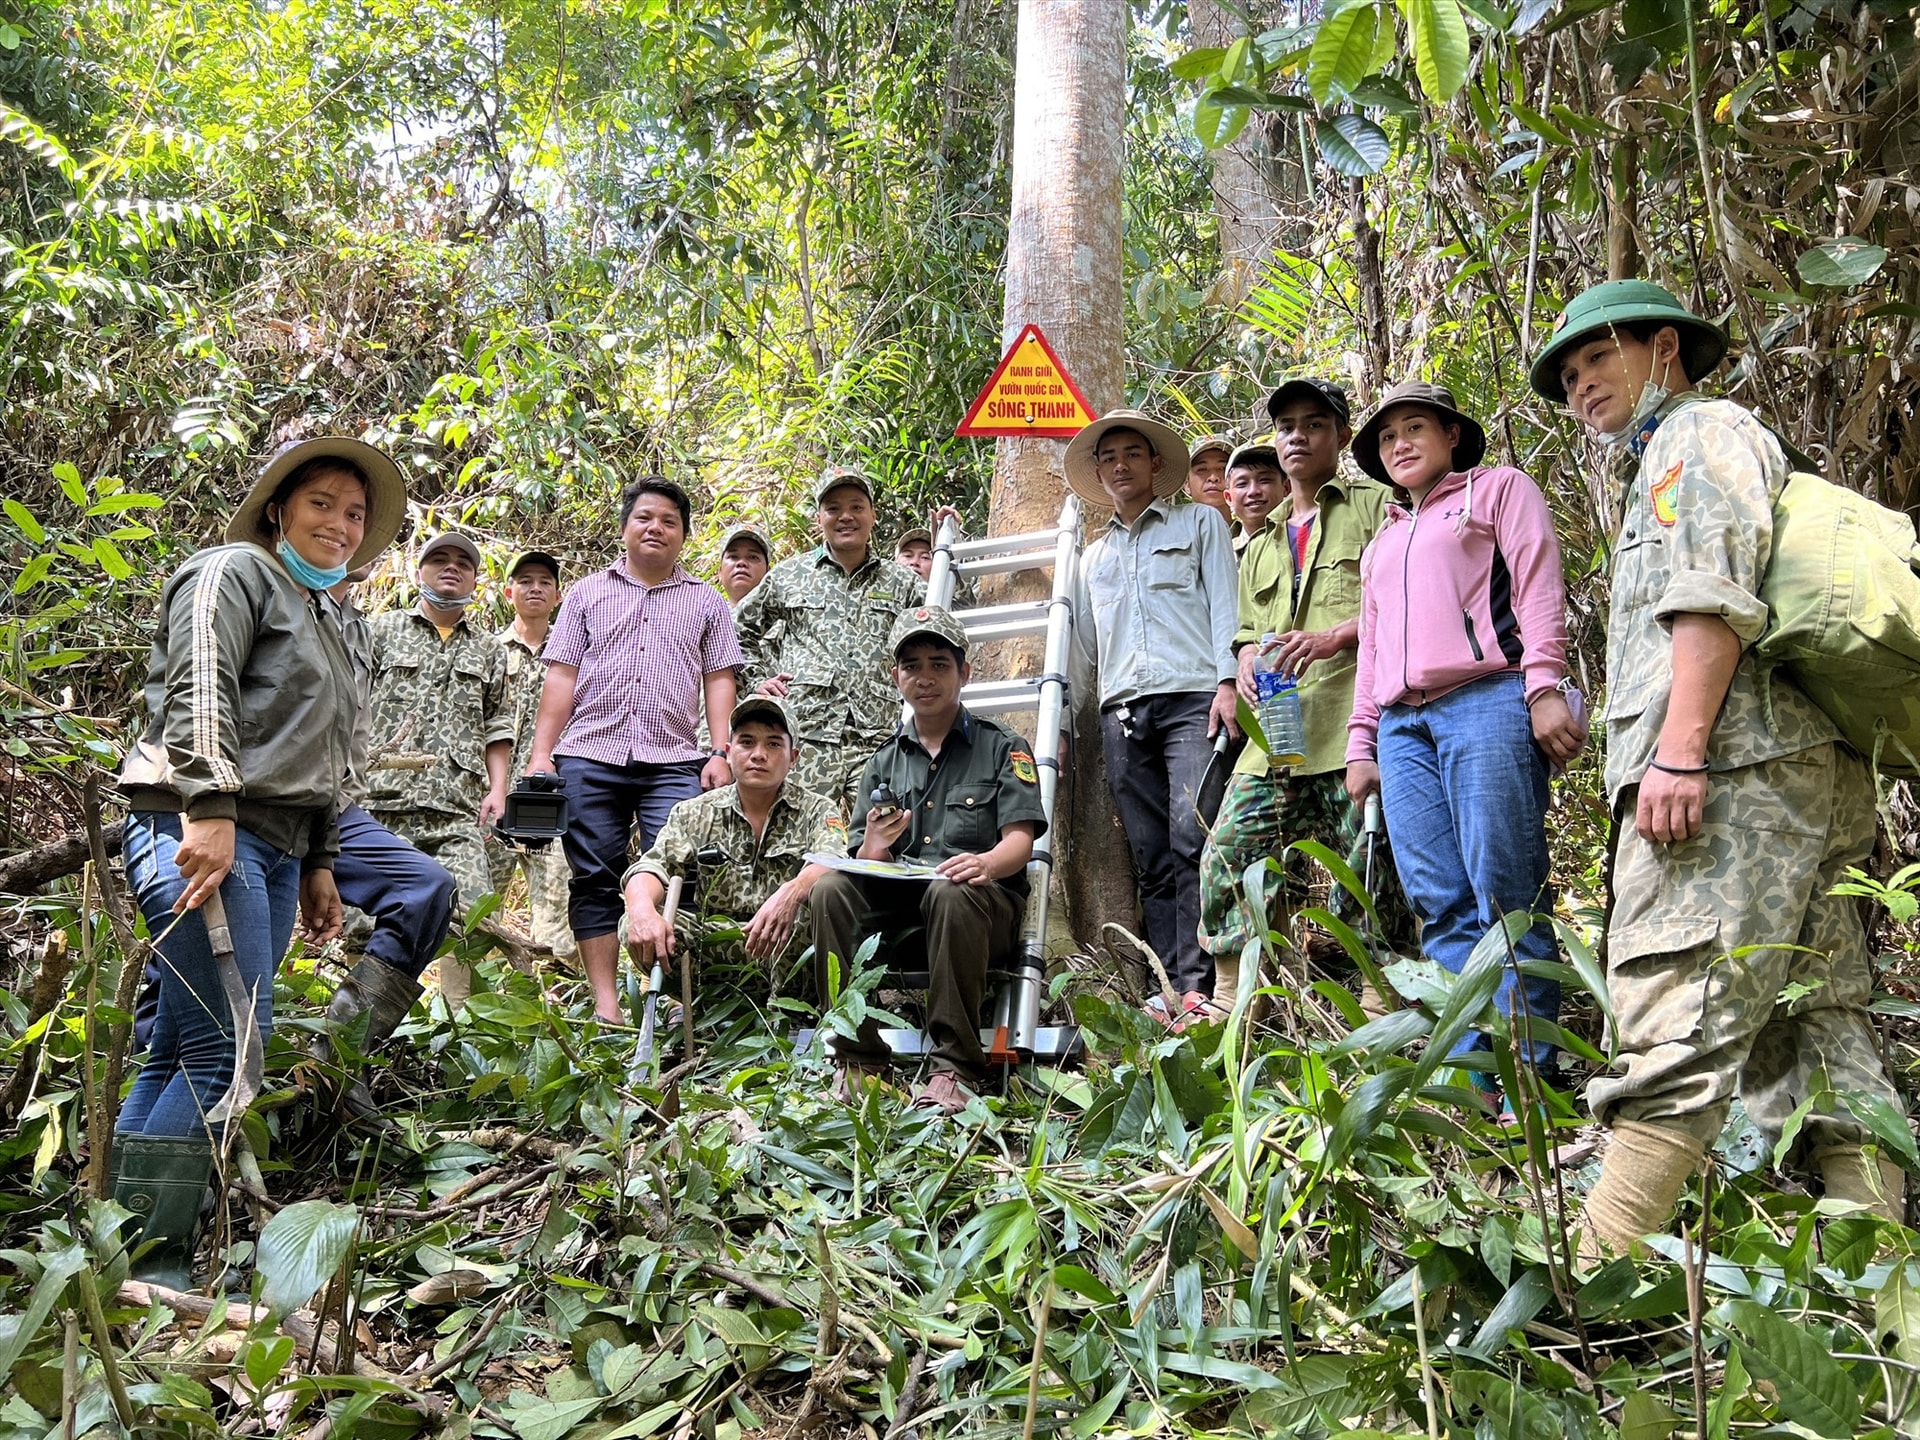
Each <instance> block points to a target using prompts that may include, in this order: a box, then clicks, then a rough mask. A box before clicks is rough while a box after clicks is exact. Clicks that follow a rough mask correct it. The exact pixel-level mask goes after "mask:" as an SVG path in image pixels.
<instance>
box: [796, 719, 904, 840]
mask: <svg viewBox="0 0 1920 1440" xmlns="http://www.w3.org/2000/svg"><path fill="white" fill-rule="evenodd" d="M884 743H885V737H884V736H883V737H882V738H881V739H879V740H875V741H873V742H872V743H871V744H869V743H868V742H867V740H866V738H865V737H863V736H859V735H855V734H854V733H853V732H852V731H845V732H843V737H842V741H841V743H839V744H829V743H827V742H826V741H825V740H802V741H801V742H800V753H799V754H798V755H797V756H795V758H794V762H793V779H794V780H795V781H796V782H798V783H799V784H801V785H803V786H805V787H806V788H807V789H809V790H811V791H813V792H814V794H816V795H824V796H826V797H827V798H828V799H829V800H832V801H834V802H835V803H836V804H838V805H839V806H840V818H841V819H843V820H851V819H852V818H853V808H854V804H855V802H856V801H857V800H858V798H859V795H860V776H861V774H862V772H864V771H865V770H866V768H867V761H869V760H871V759H872V758H873V752H874V751H876V750H878V749H879V748H880V747H881V745H883V744H884Z"/></svg>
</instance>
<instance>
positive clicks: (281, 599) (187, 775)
mask: <svg viewBox="0 0 1920 1440" xmlns="http://www.w3.org/2000/svg"><path fill="white" fill-rule="evenodd" d="M146 706H147V726H146V731H145V734H144V735H143V736H142V737H141V740H140V743H139V744H138V745H137V746H136V747H135V748H134V750H133V752H132V753H131V754H129V755H128V756H127V760H126V764H125V765H124V766H123V767H122V768H121V771H120V788H121V791H122V792H123V793H124V794H125V796H126V800H127V808H128V809H129V810H160V811H171V812H176V813H179V812H184V813H185V814H186V815H187V816H188V817H189V818H190V819H195V820H210V819H229V820H232V821H234V822H235V823H237V824H239V825H241V826H243V827H244V828H246V829H247V830H249V831H251V832H253V834H255V835H257V836H258V837H259V838H260V839H262V840H264V841H266V842H267V843H268V844H269V845H272V846H273V847H274V848H275V849H277V850H282V851H284V852H286V853H287V854H290V855H298V856H303V857H305V860H306V867H305V868H307V869H328V868H331V867H332V864H333V856H334V855H335V854H336V853H337V852H338V850H339V848H340V847H339V827H338V817H339V810H340V806H341V796H340V790H341V782H342V780H343V778H344V777H345V776H346V774H347V769H348V758H349V752H350V749H351V745H352V740H353V727H354V719H355V716H356V714H357V713H358V710H359V696H358V689H357V686H356V685H355V682H354V672H353V663H352V661H351V660H350V659H349V657H348V654H347V648H346V644H345V642H344V640H343V639H342V637H341V633H340V627H339V625H338V624H337V623H335V621H334V620H333V618H332V616H331V615H329V614H326V613H324V612H323V611H322V609H321V607H320V604H319V603H317V602H316V599H315V597H314V595H313V594H312V593H311V592H309V591H308V590H307V589H305V588H304V587H303V586H301V585H299V584H297V583H296V582H295V581H294V580H293V578H292V577H291V576H290V575H288V574H287V572H286V571H285V570H284V569H282V568H281V566H280V564H279V562H278V561H277V560H275V559H274V558H273V556H272V555H271V554H269V553H268V552H267V551H266V550H264V549H262V548H261V547H260V546H258V545H254V544H251V543H244V542H243V543H240V544H233V545H217V546H214V547H213V548H211V549H208V550H202V551H200V552H199V553H197V554H195V555H194V556H192V557H191V558H190V559H188V561H187V563H186V564H184V565H182V566H181V567H180V569H179V570H178V571H177V572H176V573H175V574H174V576H173V578H172V579H171V580H169V581H168V582H167V586H166V589H165V590H164V591H163V592H162V593H161V596H160V618H159V623H158V625H157V626H156V628H155V632H154V638H153V657H152V660H151V661H150V663H149V665H148V669H147V685H146Z"/></svg>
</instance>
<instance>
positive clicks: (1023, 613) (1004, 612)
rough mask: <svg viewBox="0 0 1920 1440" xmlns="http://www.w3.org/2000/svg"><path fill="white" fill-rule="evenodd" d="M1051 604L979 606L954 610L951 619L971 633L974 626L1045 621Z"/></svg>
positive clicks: (1049, 601)
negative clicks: (1011, 621) (1021, 621)
mask: <svg viewBox="0 0 1920 1440" xmlns="http://www.w3.org/2000/svg"><path fill="white" fill-rule="evenodd" d="M1052 604H1053V601H1052V600H1051V599H1047V600H1016V601H1014V602H1013V603H1012V604H1011V605H979V606H976V607H974V608H973V609H971V610H956V611H954V612H953V618H954V619H956V620H958V621H959V622H960V623H961V625H963V626H965V627H966V630H967V633H968V634H972V633H973V627H974V626H976V625H1000V624H1004V623H1005V622H1006V621H1008V620H1045V619H1046V618H1047V607H1049V606H1050V605H1052Z"/></svg>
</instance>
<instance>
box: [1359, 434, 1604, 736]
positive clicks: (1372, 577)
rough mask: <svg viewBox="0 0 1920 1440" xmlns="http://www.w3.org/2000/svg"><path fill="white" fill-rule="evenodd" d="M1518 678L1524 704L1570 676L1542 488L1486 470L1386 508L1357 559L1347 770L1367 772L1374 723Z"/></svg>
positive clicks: (1561, 582) (1518, 474) (1521, 476)
mask: <svg viewBox="0 0 1920 1440" xmlns="http://www.w3.org/2000/svg"><path fill="white" fill-rule="evenodd" d="M1509 670H1517V671H1519V672H1521V673H1522V674H1524V675H1525V676H1526V685H1527V703H1528V704H1529V705H1531V704H1532V703H1533V701H1534V700H1535V699H1537V698H1538V697H1539V696H1541V695H1543V694H1545V693H1546V692H1547V691H1549V690H1551V689H1553V688H1554V687H1555V686H1556V685H1558V684H1559V683H1560V682H1561V680H1562V679H1564V678H1565V677H1566V673H1567V586H1566V580H1565V577H1564V576H1562V574H1561V573H1560V541H1559V539H1558V538H1557V537H1556V536H1555V535H1554V533H1553V516H1552V515H1551V514H1549V513H1548V510H1547V500H1546V497H1545V496H1544V495H1542V494H1541V493H1540V487H1539V486H1538V485H1536V484H1534V483H1533V480H1532V479H1531V477H1529V476H1528V475H1527V474H1526V473H1525V472H1524V471H1521V470H1515V469H1513V468H1512V467H1511V466H1506V465H1500V466H1489V467H1487V468H1484V469H1479V470H1469V471H1455V472H1454V473H1453V474H1451V475H1447V476H1444V477H1442V479H1441V480H1440V481H1439V483H1437V484H1436V485H1435V486H1434V487H1433V489H1431V490H1429V491H1428V492H1427V496H1426V499H1425V500H1423V501H1422V502H1421V504H1420V507H1419V509H1418V510H1415V511H1410V510H1407V509H1406V508H1405V507H1404V506H1400V505H1389V506H1387V523H1386V525H1385V526H1384V527H1382V529H1381V531H1380V533H1379V534H1378V535H1375V536H1374V537H1373V540H1372V541H1371V542H1370V543H1369V544H1368V546H1367V548H1366V552H1365V553H1364V554H1363V555H1362V556H1361V557H1360V655H1359V668H1358V671H1357V672H1356V675H1355V679H1354V692H1353V718H1352V719H1351V720H1349V721H1348V722H1347V763H1348V764H1349V765H1351V764H1353V763H1354V762H1355V761H1357V760H1368V761H1371V760H1373V759H1374V757H1375V741H1376V738H1377V736H1378V734H1379V731H1380V712H1381V711H1382V710H1384V709H1385V708H1386V707H1387V706H1389V705H1402V704H1405V705H1424V704H1426V703H1427V702H1428V701H1429V700H1437V699H1439V698H1440V697H1441V696H1442V695H1445V694H1446V693H1448V692H1449V691H1451V690H1458V689H1459V688H1460V687H1461V686H1462V685H1465V684H1467V683H1468V682H1469V681H1473V680H1478V679H1480V678H1482V677H1483V676H1487V675H1498V674H1501V673H1503V672H1505V671H1509Z"/></svg>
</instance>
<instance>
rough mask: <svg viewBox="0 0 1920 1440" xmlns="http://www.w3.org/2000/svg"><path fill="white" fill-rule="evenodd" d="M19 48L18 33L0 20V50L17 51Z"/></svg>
mask: <svg viewBox="0 0 1920 1440" xmlns="http://www.w3.org/2000/svg"><path fill="white" fill-rule="evenodd" d="M19 48H20V32H19V31H18V30H16V29H14V28H13V26H11V25H9V24H8V23H7V22H6V21H4V20H0V50H18V49H19Z"/></svg>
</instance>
